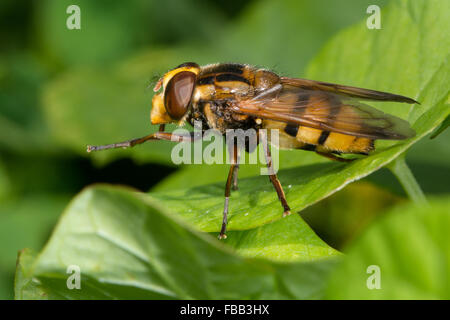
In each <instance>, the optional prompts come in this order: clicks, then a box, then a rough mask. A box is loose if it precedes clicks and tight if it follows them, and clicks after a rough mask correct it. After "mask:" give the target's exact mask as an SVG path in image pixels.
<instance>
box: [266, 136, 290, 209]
mask: <svg viewBox="0 0 450 320" xmlns="http://www.w3.org/2000/svg"><path fill="white" fill-rule="evenodd" d="M259 134H260V136H261V140H262V145H263V148H264V156H265V157H266V162H267V169H268V170H269V179H270V181H271V182H272V184H273V186H274V188H275V190H276V192H277V195H278V199H279V200H280V202H281V205H282V207H283V210H284V211H283V217H285V216H287V215H290V214H291V208H290V207H289V205H288V203H287V201H286V196H285V194H284V191H283V187H282V186H281V183H280V180H278V177H277V175H276V173H275V172H274V171H273V167H272V156H271V154H270V147H269V145H268V143H267V136H266V135H265V133H264V132H263V131H260V133H259Z"/></svg>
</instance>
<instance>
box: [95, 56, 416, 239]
mask: <svg viewBox="0 0 450 320" xmlns="http://www.w3.org/2000/svg"><path fill="white" fill-rule="evenodd" d="M161 88H162V89H163V90H161V92H159V93H157V94H155V95H154V96H153V99H152V105H153V107H152V110H151V117H150V121H151V123H152V124H159V125H160V127H159V131H158V132H156V133H153V134H149V135H147V136H145V137H142V138H137V139H132V140H128V141H125V142H120V143H114V144H109V145H103V146H88V148H87V151H88V152H90V151H97V150H104V149H111V148H126V147H132V146H135V145H137V144H141V143H144V142H146V141H149V140H169V141H186V138H187V137H184V136H176V135H174V134H172V133H168V132H164V129H165V124H168V123H177V124H178V125H183V124H184V123H185V122H188V123H190V124H191V125H193V123H194V121H201V122H202V124H204V126H203V128H212V129H217V130H219V131H220V132H221V133H222V134H225V132H226V130H227V129H238V128H241V129H250V128H253V129H255V130H259V129H273V128H275V129H279V143H278V147H279V148H281V149H283V148H284V149H286V148H288V149H303V150H309V151H314V152H316V153H317V154H319V155H322V156H325V157H327V158H329V159H332V160H336V161H344V162H348V161H352V160H354V159H347V158H342V157H340V156H339V155H341V154H342V153H352V154H363V155H368V153H369V152H370V151H372V150H374V149H375V147H374V141H375V140H377V139H387V140H402V139H407V138H410V137H413V136H414V135H415V132H414V130H412V129H411V128H410V126H409V124H408V122H407V121H405V120H402V119H400V118H397V117H394V116H392V115H388V114H385V113H383V112H381V111H379V110H377V109H374V108H372V107H370V106H368V105H365V104H363V103H361V102H359V100H373V101H396V102H406V103H417V101H415V100H413V99H411V98H408V97H404V96H401V95H396V94H392V93H386V92H380V91H374V90H369V89H361V88H356V87H350V86H345V85H338V84H332V83H326V82H320V81H313V80H305V79H297V78H288V77H281V76H278V75H277V74H275V73H274V72H272V71H269V70H266V69H259V68H256V67H253V66H250V65H244V64H222V63H219V64H211V65H206V66H199V65H198V64H196V63H193V62H188V63H183V64H181V65H179V66H178V67H176V68H174V69H172V70H170V71H168V72H167V73H166V74H165V75H164V76H163V77H162V78H161V79H159V81H158V82H157V84H156V86H155V88H154V89H153V90H154V91H155V92H158V91H160V89H161ZM261 131H262V130H261ZM189 139H190V140H189V141H191V142H192V141H194V139H195V138H194V136H192V135H191V137H189ZM234 147H235V146H234ZM263 147H264V153H265V156H266V160H267V165H268V166H270V165H271V155H270V147H269V146H268V144H267V143H266V144H264V143H263ZM234 151H236V152H234V154H233V159H232V163H231V165H230V170H229V174H228V178H227V181H226V184H225V204H224V211H223V221H222V228H221V231H220V235H219V239H224V238H226V235H225V232H226V226H227V215H228V201H229V197H230V193H231V192H230V191H231V188H232V187H233V188H237V174H238V169H239V150H234ZM247 151H248V150H247ZM269 178H270V181H271V182H272V184H273V186H274V188H275V190H276V192H277V195H278V198H279V200H280V202H281V205H282V207H283V216H285V215H288V214H290V210H291V209H290V207H289V205H288V203H287V201H286V197H285V194H284V191H283V188H282V186H281V184H280V181H279V180H278V178H277V175H276V174H275V173H273V172H272V173H271V174H269Z"/></svg>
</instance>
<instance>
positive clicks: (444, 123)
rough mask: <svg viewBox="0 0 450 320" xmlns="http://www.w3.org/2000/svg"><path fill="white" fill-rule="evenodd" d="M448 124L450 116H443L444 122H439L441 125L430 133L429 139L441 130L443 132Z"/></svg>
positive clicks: (449, 123)
mask: <svg viewBox="0 0 450 320" xmlns="http://www.w3.org/2000/svg"><path fill="white" fill-rule="evenodd" d="M449 126H450V116H449V117H447V118H445V120H444V122H442V123H441V126H440V127H439V128H438V129H437V130H436V131H435V132H434V133H433V134H432V135H431V137H430V139H434V138H436V137H437V136H438V135H440V134H441V133H442V132H444V131H445V130H446V129H447V128H448V127H449Z"/></svg>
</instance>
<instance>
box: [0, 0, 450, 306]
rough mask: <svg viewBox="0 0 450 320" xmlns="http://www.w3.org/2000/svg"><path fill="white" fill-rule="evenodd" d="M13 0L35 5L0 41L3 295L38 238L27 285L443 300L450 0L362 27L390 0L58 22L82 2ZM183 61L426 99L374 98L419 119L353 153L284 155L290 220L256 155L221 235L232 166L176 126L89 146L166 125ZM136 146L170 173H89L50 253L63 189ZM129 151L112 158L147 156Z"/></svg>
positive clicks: (118, 6) (136, 294)
mask: <svg viewBox="0 0 450 320" xmlns="http://www.w3.org/2000/svg"><path fill="white" fill-rule="evenodd" d="M15 2H16V1H14V3H15ZM12 3H13V1H9V2H8V1H5V2H4V4H2V5H0V14H2V12H1V10H6V12H12V13H15V14H16V15H18V14H19V13H20V14H21V13H22V11H23V10H24V8H25V7H26V8H28V11H27V12H28V16H29V17H30V19H29V20H27V21H26V22H24V23H21V28H22V29H21V30H23V31H22V32H23V34H13V35H9V34H5V37H8V39H14V41H15V42H14V41H5V42H3V43H2V44H0V46H1V47H2V48H4V49H5V51H2V54H1V55H0V108H1V109H0V132H1V133H2V134H0V201H2V202H1V208H0V229H2V230H1V231H2V232H0V234H1V236H2V250H0V252H1V254H0V264H1V265H0V267H1V270H2V271H1V273H0V283H1V285H0V287H1V288H2V291H1V292H0V298H4V297H11V291H12V289H11V285H12V278H11V274H12V270H13V268H14V264H13V260H14V256H15V253H16V252H17V250H18V249H20V248H24V247H29V248H31V249H32V250H22V251H21V252H20V254H19V259H18V264H17V269H16V279H15V297H16V299H42V298H44V299H63V298H69V299H77V298H84V299H87V298H96V299H108V298H117V299H118V298H125V299H126V298H142V299H145V298H162V299H168V298H169V299H170V298H204V299H206V298H232V299H241V298H253V299H258V298H273V299H280V298H286V299H315V298H323V297H326V298H329V299H335V298H361V299H372V298H388V299H389V298H396V299H398V298H400V299H401V298H414V299H415V298H448V297H449V294H448V285H446V283H448V275H449V269H448V261H449V259H448V257H449V251H448V248H447V247H446V243H447V241H445V235H446V232H448V229H449V227H450V223H449V219H448V212H449V210H448V209H449V208H448V196H447V195H446V194H448V193H449V192H450V189H449V185H448V178H446V177H447V176H448V175H449V174H450V167H449V162H448V156H449V153H448V150H449V149H448V148H447V142H446V141H447V140H448V137H450V135H449V131H448V130H445V129H446V127H447V126H448V118H449V113H450V107H449V96H448V94H449V87H448V82H449V81H448V79H449V78H450V77H449V65H448V58H449V52H450V50H449V49H450V39H449V38H448V32H449V31H450V19H448V15H449V12H450V7H449V3H448V1H445V0H428V1H426V0H418V1H412V0H397V1H391V2H389V3H388V5H387V6H386V7H384V8H383V10H382V22H381V23H382V29H381V30H369V29H367V28H366V23H365V21H364V18H365V17H367V15H366V14H365V10H366V8H367V6H368V5H369V4H378V5H380V6H382V7H383V5H384V4H385V3H386V1H374V0H370V1H369V0H367V1H366V0H364V1H360V0H354V1H345V2H343V3H337V2H335V1H331V0H320V1H314V2H310V1H294V0H282V1H276V2H274V1H269V0H265V1H253V2H250V3H246V2H241V1H227V2H226V4H224V2H223V1H219V2H212V1H206V0H189V1H183V3H182V4H181V2H178V1H175V0H171V1H165V2H164V3H162V2H160V1H141V0H135V1H133V3H132V4H130V5H129V6H126V8H124V7H123V6H122V3H121V2H119V1H108V2H107V3H106V2H104V1H99V2H91V1H79V5H80V6H81V7H82V15H83V18H82V19H83V24H82V30H76V31H69V30H67V29H66V28H64V26H65V18H66V15H65V14H64V12H65V8H66V7H67V5H68V4H72V2H68V1H43V3H42V4H40V5H39V6H31V7H28V3H27V2H25V1H24V2H20V1H18V3H19V5H18V6H17V8H18V9H11V8H12V7H13V5H12ZM105 7H108V9H109V10H105ZM20 9H22V10H20ZM225 9H226V10H225ZM61 13H63V14H61ZM5 21H6V20H5ZM18 21H20V20H18ZM358 21H359V22H358ZM8 23H10V24H11V25H12V24H14V22H13V21H12V20H11V21H10V20H8ZM355 23H356V24H355ZM36 26H39V27H36ZM61 26H63V27H61ZM186 26H189V27H186ZM348 26H350V27H348ZM143 30H144V31H143ZM339 30H341V31H339ZM338 31H339V32H338ZM0 33H1V31H0ZM2 35H3V34H2ZM328 40H329V41H328ZM26 41H28V42H26ZM326 41H327V43H326V44H325V42H326ZM10 43H12V44H11V45H10ZM24 43H27V45H26V46H25V45H24ZM324 44H325V46H323V45H324ZM8 46H9V47H8ZM320 48H322V49H321V50H320V52H318V51H319V49H320ZM310 59H312V60H311V61H310V63H309V64H308V65H307V64H306V63H307V61H308V60H310ZM185 61H196V62H198V63H200V64H205V63H211V62H217V61H223V62H226V61H236V62H243V63H252V64H257V65H263V66H266V67H270V68H274V70H275V71H277V72H280V73H282V74H284V75H288V76H303V77H306V78H310V79H317V80H323V81H329V82H336V83H342V84H348V85H354V86H359V87H366V88H371V89H376V90H383V91H388V92H394V93H399V94H403V95H406V96H410V97H412V98H415V99H416V100H418V101H420V103H421V104H420V105H413V106H409V105H406V104H398V103H373V105H374V106H375V107H377V108H379V109H380V110H383V111H384V112H387V113H390V114H394V115H397V116H399V117H402V118H404V119H407V120H408V121H409V122H410V123H411V124H412V126H413V128H414V129H415V130H416V132H417V135H416V137H414V138H412V139H409V140H406V141H396V142H392V141H391V142H386V141H379V142H377V151H376V152H375V153H373V154H372V155H371V156H369V157H358V158H359V159H358V160H356V161H354V162H353V163H350V164H342V163H332V162H329V161H328V160H327V159H324V158H322V157H320V156H318V155H316V154H313V153H311V152H306V151H298V150H295V151H280V162H279V163H280V167H281V170H280V172H279V177H280V180H281V182H282V184H283V186H284V188H285V191H286V195H287V199H288V202H289V203H290V205H291V207H292V208H293V210H292V211H293V213H294V214H293V215H292V216H289V217H288V218H284V219H281V213H282V210H281V206H280V204H279V202H278V199H277V197H276V194H275V193H274V192H273V190H272V186H271V184H270V182H269V179H267V177H264V176H261V175H259V169H260V166H259V165H242V166H241V169H240V172H239V175H240V178H242V179H241V180H240V181H239V183H240V184H239V190H238V191H234V192H233V193H232V196H231V199H230V200H231V201H230V218H229V230H230V231H229V233H228V236H229V237H228V239H227V240H226V241H222V242H218V241H217V240H216V239H215V236H216V233H217V232H218V231H219V227H220V223H221V219H222V209H223V184H224V178H225V176H226V174H227V170H228V168H227V166H226V165H215V166H208V165H190V166H182V167H180V168H178V169H175V168H174V166H173V164H172V163H171V161H170V150H171V147H172V146H171V144H170V143H168V142H152V143H148V144H146V145H143V146H139V147H136V148H133V149H130V150H116V151H111V152H103V153H96V154H94V155H87V154H86V153H85V146H86V144H103V143H109V142H115V141H120V140H125V139H129V138H133V137H138V136H143V135H146V134H148V133H149V132H151V131H152V130H155V128H152V127H151V126H150V124H149V121H148V116H149V111H150V105H151V97H152V94H153V93H152V91H151V86H152V84H153V83H154V82H155V80H156V79H157V77H158V76H159V75H161V74H162V73H164V72H165V71H166V70H167V69H169V68H172V67H174V66H176V65H178V64H180V63H182V62H185ZM445 119H447V120H445ZM172 128H173V127H171V128H169V130H170V129H172ZM433 133H434V136H435V139H434V140H429V139H425V138H426V137H427V136H429V135H430V134H433ZM124 158H127V159H132V160H133V161H135V162H136V163H140V164H141V165H142V164H147V165H151V166H152V170H154V171H161V172H169V171H171V172H174V173H173V174H171V175H170V176H169V177H167V178H166V179H164V180H157V179H152V180H151V181H148V182H147V184H144V185H146V186H147V188H144V190H143V191H147V190H148V189H150V187H153V188H152V189H151V191H150V192H149V193H142V192H137V191H135V190H132V189H129V188H124V187H112V186H108V185H95V186H92V187H88V188H87V189H84V190H83V191H82V192H81V193H79V195H78V196H76V197H75V198H74V200H72V202H71V203H70V205H69V206H68V207H67V208H66V210H65V211H64V213H63V214H62V215H61V217H60V221H59V223H58V225H57V227H56V228H55V229H54V231H53V233H52V235H51V237H50V240H49V241H48V242H47V244H46V246H45V248H44V249H43V250H42V251H40V250H41V248H42V245H43V243H44V242H45V240H46V238H47V236H48V234H49V233H50V230H51V229H52V227H53V225H54V224H55V220H56V218H57V216H59V213H60V212H62V208H63V207H64V206H66V204H67V202H68V201H67V200H68V198H69V197H72V196H73V195H74V194H75V193H78V192H79V190H80V189H81V188H82V187H83V186H85V185H87V184H90V183H92V182H96V181H118V180H119V181H121V180H120V179H117V177H120V175H119V174H117V176H116V177H115V178H116V179H115V180H114V179H113V178H111V179H110V180H108V179H105V178H102V179H99V178H97V177H96V178H90V177H91V176H94V174H93V173H94V172H99V171H101V170H105V168H111V166H113V165H116V164H117V163H123V162H120V161H123V160H119V159H124ZM405 159H406V162H405ZM90 161H92V163H93V164H91V163H90ZM129 163H131V165H129V166H123V167H121V166H119V167H118V168H119V170H117V171H121V172H120V174H122V175H128V174H129V173H128V171H127V170H130V169H131V170H137V169H136V168H138V167H137V166H136V165H133V163H132V162H131V161H129ZM406 163H408V164H409V165H410V166H408V165H406ZM383 167H384V168H387V169H382V168H383ZM146 168H149V167H148V166H147V167H146ZM410 168H411V170H410ZM379 169H382V170H379ZM105 172H108V173H111V170H110V171H105ZM161 174H163V173H161ZM130 175H131V173H130ZM141 176H142V177H141V179H140V180H141V181H139V182H140V183H142V180H144V175H143V174H142V175H141ZM415 177H416V178H418V179H417V180H418V182H419V183H417V182H416V179H415ZM396 178H397V179H398V180H399V181H396V180H395V179H396ZM360 179H364V182H363V183H356V184H355V183H352V182H354V181H356V180H360ZM350 183H352V184H351V187H350V188H348V187H346V186H347V185H348V184H350ZM375 184H376V185H377V186H378V187H374V185H375ZM364 186H367V188H366V187H364ZM421 187H422V188H421ZM380 188H382V189H383V190H382V189H380ZM402 188H403V189H404V191H403V190H402ZM341 189H345V190H346V191H344V192H338V191H339V190H341ZM422 190H423V191H424V192H422ZM336 192H338V193H336ZM334 193H336V195H333V194H334ZM432 193H433V194H437V193H438V194H440V196H439V197H431V194H432ZM355 194H356V196H355ZM405 194H406V195H407V196H408V197H409V198H410V199H412V200H415V202H416V203H413V202H412V201H409V200H406V199H405ZM355 197H357V198H358V200H355V201H352V199H354V198H355ZM324 199H325V200H324ZM364 199H367V201H364ZM427 200H428V204H427V203H426V202H427ZM397 203H402V205H403V206H400V207H395V208H394V209H392V210H390V209H389V208H390V207H392V206H394V205H396V204H397ZM305 209H306V210H305ZM297 212H301V214H302V216H304V217H306V220H307V222H308V224H310V225H308V224H307V223H306V222H305V221H303V219H302V217H301V216H300V215H298V214H296V213H297ZM305 212H306V214H305ZM312 215H314V219H312ZM368 216H370V218H368ZM328 217H331V219H330V220H329V219H328ZM355 221H359V222H360V223H359V224H358V225H356V224H355ZM367 225H369V227H368V229H366V226H367ZM404 226H408V227H407V228H405V227H404ZM336 230H345V231H343V232H337V231H336ZM205 232H207V233H211V234H206V233H205ZM316 233H317V234H318V235H317V234H316ZM324 235H325V236H324ZM319 236H320V237H319ZM356 236H357V237H356ZM321 238H322V239H324V240H326V241H327V243H326V242H324V241H323V240H322V239H321ZM342 244H346V245H348V248H346V247H342ZM333 248H337V249H338V250H341V249H342V251H343V252H344V253H345V255H342V254H340V253H339V252H338V251H337V250H335V249H333ZM39 251H40V252H39ZM416 253H417V255H416ZM418 257H420V259H419V258H418ZM71 264H76V265H79V266H80V267H81V272H82V290H68V289H67V287H66V279H67V277H68V275H67V273H66V269H67V266H68V265H71ZM371 264H377V265H379V266H380V267H381V272H382V290H368V289H367V286H366V279H367V277H368V276H369V275H368V274H367V273H366V268H367V266H368V265H371ZM3 270H5V271H3ZM329 275H331V278H329V279H330V280H328V277H329ZM8 284H9V286H8ZM8 292H9V294H8Z"/></svg>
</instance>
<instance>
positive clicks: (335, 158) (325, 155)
mask: <svg viewBox="0 0 450 320" xmlns="http://www.w3.org/2000/svg"><path fill="white" fill-rule="evenodd" d="M316 153H317V154H318V155H320V156H322V157H325V158H328V159H330V160H333V161H339V162H347V163H348V162H352V161H355V160H356V159H346V158H341V157H338V156H335V155H334V154H332V153H328V152H320V151H316Z"/></svg>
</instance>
